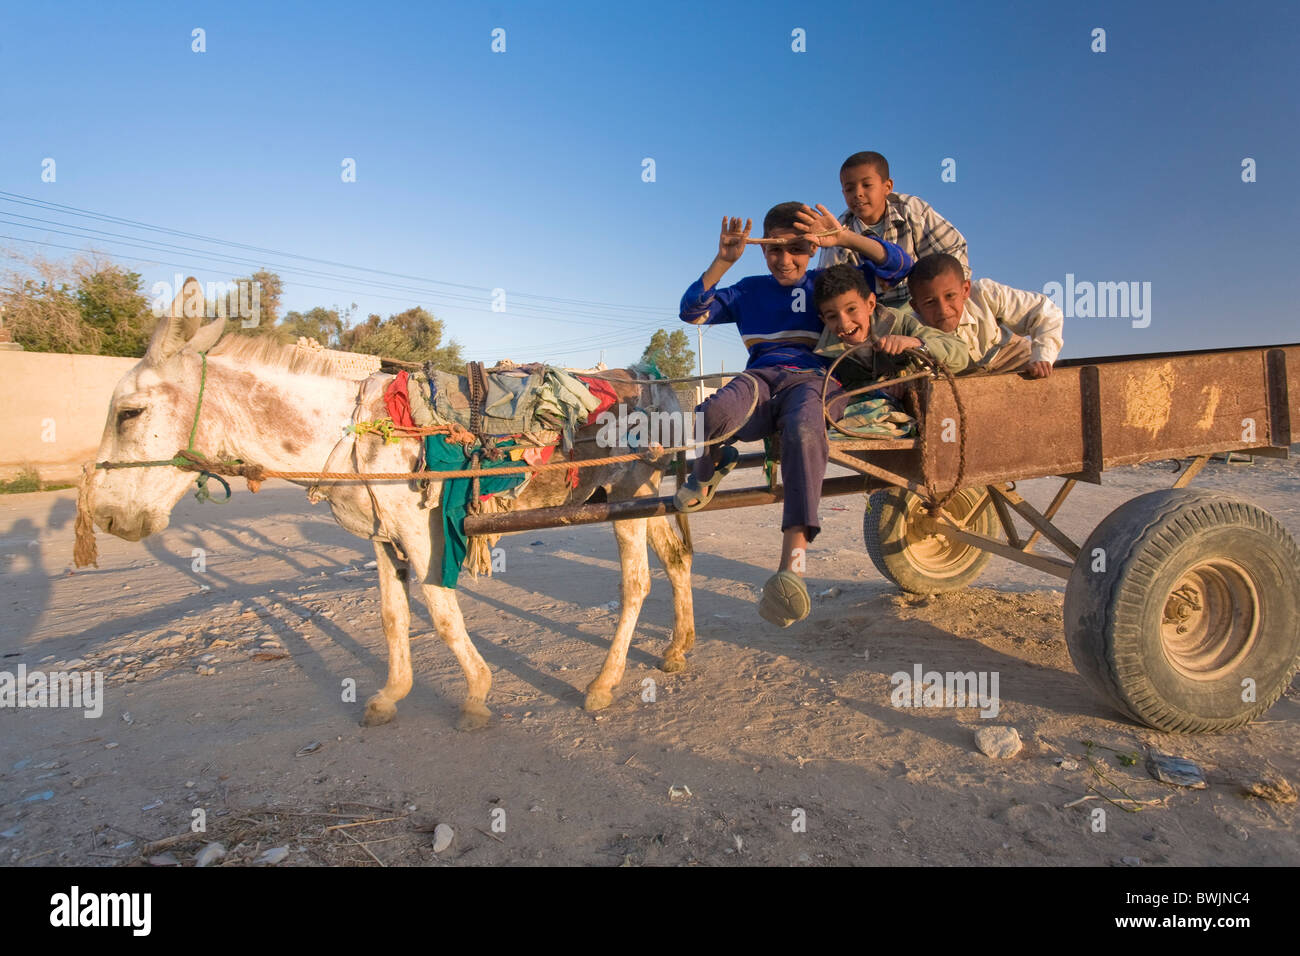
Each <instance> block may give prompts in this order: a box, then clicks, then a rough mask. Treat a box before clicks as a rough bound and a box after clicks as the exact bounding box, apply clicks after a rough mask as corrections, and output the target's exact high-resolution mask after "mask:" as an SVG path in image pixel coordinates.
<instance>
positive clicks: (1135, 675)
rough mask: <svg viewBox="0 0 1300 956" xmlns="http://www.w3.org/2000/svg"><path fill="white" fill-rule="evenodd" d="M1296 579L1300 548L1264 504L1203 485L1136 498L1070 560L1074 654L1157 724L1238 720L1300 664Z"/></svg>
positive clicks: (1196, 729)
mask: <svg viewBox="0 0 1300 956" xmlns="http://www.w3.org/2000/svg"><path fill="white" fill-rule="evenodd" d="M1094 568H1096V570H1094ZM1298 587H1300V548H1297V547H1296V543H1295V541H1294V540H1292V538H1291V536H1290V535H1289V534H1287V532H1286V530H1285V529H1284V528H1283V527H1282V526H1281V525H1280V524H1278V523H1277V521H1275V520H1274V519H1273V518H1272V517H1271V516H1270V515H1269V514H1268V513H1267V512H1265V511H1262V510H1261V509H1259V508H1257V507H1255V506H1254V505H1252V504H1249V503H1247V502H1245V501H1241V500H1240V499H1237V498H1230V497H1227V496H1226V495H1218V494H1212V493H1209V492H1205V491H1193V490H1188V489H1170V490H1165V491H1155V492H1151V493H1150V494H1145V495H1140V496H1138V497H1137V498H1134V499H1133V500H1132V501H1129V502H1127V503H1125V504H1124V505H1121V506H1120V507H1119V508H1117V509H1116V510H1115V511H1113V512H1111V514H1110V516H1109V517H1107V518H1106V520H1105V521H1103V522H1102V523H1101V524H1100V525H1099V526H1098V527H1097V530H1095V531H1094V532H1093V533H1092V535H1091V536H1090V537H1089V538H1088V541H1087V543H1085V544H1084V546H1083V550H1082V551H1080V553H1079V558H1078V560H1077V561H1076V562H1075V565H1074V571H1073V572H1072V573H1071V575H1070V583H1069V585H1068V586H1067V587H1066V591H1065V636H1066V640H1067V642H1068V643H1069V647H1070V657H1071V658H1072V659H1073V660H1074V666H1075V668H1076V669H1077V670H1078V671H1079V673H1080V674H1081V675H1083V678H1084V680H1086V681H1087V682H1088V684H1090V685H1091V686H1092V688H1093V689H1094V690H1096V691H1097V692H1099V693H1100V694H1101V695H1102V696H1103V697H1104V698H1105V699H1106V700H1108V701H1109V702H1110V703H1111V704H1112V705H1114V706H1115V707H1116V708H1118V709H1119V710H1120V711H1122V712H1123V713H1125V714H1127V715H1128V716H1130V717H1132V718H1133V719H1135V720H1137V721H1140V722H1141V723H1144V724H1146V725H1147V726H1149V727H1154V728H1155V729H1157V730H1164V731H1171V732H1175V733H1201V732H1205V731H1217V730H1228V729H1230V728H1233V727H1240V726H1241V725H1242V724H1246V723H1248V722H1250V721H1251V720H1253V719H1254V718H1256V717H1258V716H1259V715H1260V714H1262V713H1264V712H1265V711H1266V710H1268V709H1269V708H1270V707H1271V706H1273V704H1274V703H1275V702H1276V701H1277V699H1278V698H1279V697H1281V696H1282V694H1283V692H1284V691H1285V690H1286V689H1287V687H1288V686H1289V685H1290V683H1291V678H1292V676H1293V675H1294V674H1295V672H1296V668H1297V666H1298V665H1300V627H1297V625H1296V621H1297V620H1300V598H1298V597H1297V589H1298Z"/></svg>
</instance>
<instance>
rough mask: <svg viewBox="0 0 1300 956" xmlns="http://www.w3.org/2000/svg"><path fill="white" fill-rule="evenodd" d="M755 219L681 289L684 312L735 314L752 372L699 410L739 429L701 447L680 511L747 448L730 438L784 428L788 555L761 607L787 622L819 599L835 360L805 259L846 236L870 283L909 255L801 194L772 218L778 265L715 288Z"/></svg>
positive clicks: (695, 316)
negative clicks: (815, 580)
mask: <svg viewBox="0 0 1300 956" xmlns="http://www.w3.org/2000/svg"><path fill="white" fill-rule="evenodd" d="M752 225H753V224H752V222H750V221H749V220H746V221H745V224H744V227H743V228H742V227H741V224H740V220H739V219H738V218H732V219H730V220H728V219H727V218H726V217H724V218H723V220H722V232H721V235H720V236H719V239H718V252H717V255H716V256H715V257H714V259H713V262H712V263H711V264H710V265H709V267H708V269H706V270H705V272H704V274H703V275H702V276H701V277H700V278H699V279H696V280H695V281H694V282H693V283H691V285H690V287H689V288H688V289H687V290H686V294H685V295H683V296H682V303H681V318H682V320H683V321H685V322H690V323H692V324H693V325H716V324H720V323H726V322H734V323H735V324H736V326H737V327H738V329H739V331H740V335H741V338H742V339H743V340H744V343H745V347H746V348H747V349H748V350H749V361H748V362H747V363H746V366H745V369H746V373H747V375H746V376H744V377H740V378H736V379H733V380H732V381H731V382H729V383H728V384H727V385H726V386H725V387H723V388H721V389H719V390H718V391H717V392H716V393H715V394H714V395H712V396H711V397H710V398H709V399H708V400H707V401H705V402H704V404H702V405H701V406H700V407H699V408H698V409H697V412H702V413H703V416H702V417H703V427H704V432H705V434H704V435H703V436H701V437H702V438H703V439H704V440H712V439H714V438H718V437H721V436H722V435H726V434H728V433H729V432H732V431H733V430H734V429H739V430H738V431H736V432H735V434H734V435H732V437H731V438H729V439H727V444H725V445H711V446H709V447H708V448H706V449H704V450H703V451H702V452H701V454H700V456H699V457H698V458H696V460H695V463H694V467H693V469H692V474H691V476H690V478H689V479H688V480H687V481H685V482H683V483H682V486H681V488H679V489H678V491H677V496H676V498H675V499H674V501H675V504H676V506H677V508H678V510H679V511H698V510H699V509H700V508H703V507H704V506H705V505H706V504H708V502H709V500H710V499H711V498H712V497H713V492H714V489H715V488H716V487H717V485H718V482H719V481H721V479H722V477H723V476H724V475H726V474H727V473H728V472H730V471H731V469H732V468H734V467H735V464H736V461H737V459H738V458H739V455H738V453H737V452H736V450H735V448H733V447H732V444H731V443H732V442H737V441H757V440H758V439H760V438H765V437H767V436H769V435H772V434H774V433H775V432H777V431H778V430H779V431H780V432H781V480H782V483H783V484H784V485H785V500H784V504H783V513H782V519H781V531H782V544H781V560H780V565H779V567H778V570H777V573H776V574H775V575H773V576H772V577H771V578H770V579H769V580H768V582H767V584H765V585H764V587H763V600H762V602H761V604H760V606H759V613H760V614H762V616H763V617H764V618H765V619H767V620H769V621H772V622H773V623H775V624H777V625H779V626H781V627H788V626H789V625H791V624H793V623H794V622H795V621H799V620H803V619H804V618H805V617H807V616H808V612H809V610H810V609H811V603H810V601H809V598H808V589H807V587H806V586H805V585H804V583H803V579H802V577H801V576H800V575H801V573H802V570H803V568H802V561H801V560H799V559H800V557H801V556H802V555H804V554H805V553H806V551H807V547H808V544H809V543H810V542H811V541H812V540H813V539H814V538H815V537H816V536H817V532H818V531H819V530H820V524H821V521H820V518H819V517H818V515H817V506H818V504H819V503H820V501H821V488H822V478H823V477H824V476H825V474H826V458H827V450H828V449H827V441H826V427H825V422H824V419H823V417H822V405H821V391H822V382H823V381H824V371H825V368H826V365H827V364H828V363H827V362H826V360H825V359H823V358H821V357H819V356H818V355H816V354H814V352H813V349H814V347H815V346H816V344H817V340H818V338H819V337H820V335H821V332H822V325H821V319H820V318H818V315H817V310H816V308H815V306H814V304H813V283H814V281H815V280H816V278H817V275H818V270H815V269H814V270H811V271H809V269H808V263H809V261H810V260H811V259H812V257H813V254H814V253H815V252H816V251H817V247H818V246H822V247H827V246H831V245H835V244H840V243H842V244H843V245H844V246H845V247H846V248H848V249H851V250H853V251H854V252H855V253H857V254H858V255H859V256H860V258H861V259H862V264H861V265H860V266H858V267H856V271H858V273H859V275H861V276H862V278H863V281H864V282H866V283H867V284H868V286H869V287H870V286H874V284H875V280H876V278H877V277H879V278H880V279H882V280H885V281H896V280H898V279H901V278H903V277H904V276H906V275H907V272H908V270H909V269H910V268H911V267H912V260H911V258H910V257H909V256H907V255H906V254H905V253H904V252H903V251H902V250H901V249H899V248H898V247H897V246H895V245H893V244H892V243H889V242H881V241H879V240H877V239H875V238H874V237H870V236H860V235H857V234H856V233H853V232H851V231H849V230H848V229H845V228H844V227H843V226H842V225H840V224H839V223H838V222H837V221H836V219H835V217H834V215H832V214H831V212H830V210H828V209H827V208H826V207H825V206H818V207H817V211H816V212H814V211H813V210H812V209H810V208H809V207H807V206H805V205H803V204H802V203H796V202H787V203H781V204H779V205H777V206H773V207H772V208H771V209H770V210H768V213H767V215H766V216H765V217H764V219H763V236H764V238H765V239H771V240H778V241H776V242H772V243H768V244H766V245H764V246H763V255H764V258H765V259H766V260H767V268H768V272H769V274H768V275H764V276H749V277H748V278H745V279H741V280H740V281H739V282H737V283H736V284H735V285H732V286H729V287H727V288H725V289H718V288H717V284H718V281H719V280H720V279H721V278H722V277H723V275H725V274H726V272H727V270H728V269H730V268H731V267H732V266H733V265H734V264H735V263H736V262H737V261H738V260H739V259H740V257H741V254H742V253H743V252H744V251H745V244H746V242H747V240H748V239H749V231H750V229H751V228H752ZM838 391H839V389H838V388H837V387H833V388H832V389H831V390H830V391H829V392H828V396H827V398H828V402H831V401H833V399H834V396H835V395H836V394H837V393H838ZM751 409H752V412H751Z"/></svg>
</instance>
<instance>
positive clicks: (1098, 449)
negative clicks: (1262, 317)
mask: <svg viewBox="0 0 1300 956" xmlns="http://www.w3.org/2000/svg"><path fill="white" fill-rule="evenodd" d="M956 381H957V388H958V391H959V394H960V396H961V403H962V407H963V409H964V412H965V414H964V416H959V415H958V412H957V405H956V402H955V401H954V399H953V395H952V390H951V389H950V388H949V386H948V385H947V383H946V382H942V381H937V382H927V383H925V385H924V386H923V388H922V397H923V401H924V402H925V407H926V408H927V409H928V414H927V415H926V418H925V423H924V429H923V437H924V443H923V444H924V452H923V457H922V467H923V473H924V477H925V479H926V480H927V481H929V482H930V483H931V485H932V486H936V487H937V488H938V489H940V490H944V489H946V488H947V487H949V486H950V485H951V483H952V482H953V481H954V480H955V479H956V477H957V468H958V460H959V459H958V454H959V450H958V449H959V445H960V444H961V443H960V441H959V434H958V431H957V428H956V425H957V422H958V421H959V419H960V418H963V417H964V420H965V424H966V441H965V455H966V471H965V475H964V476H963V478H962V484H963V485H966V486H972V485H982V484H989V483H995V482H998V481H1005V480H1007V479H1022V478H1036V477H1042V476H1045V475H1077V476H1079V477H1085V478H1090V479H1091V480H1097V476H1098V475H1099V474H1100V472H1101V470H1102V469H1104V468H1111V467H1115V466H1117V465H1126V464H1136V463H1138V462H1144V461H1152V460H1159V459H1162V458H1185V457H1190V456H1194V455H1202V454H1211V453H1214V452H1223V451H1241V450H1246V449H1253V448H1260V447H1263V446H1272V447H1275V448H1285V447H1287V446H1289V445H1290V444H1291V442H1292V441H1294V440H1296V434H1295V432H1296V429H1295V428H1294V427H1293V425H1292V423H1296V424H1300V346H1285V347H1276V348H1258V349H1238V350H1230V351H1220V352H1201V353H1187V354H1170V355H1162V356H1153V357H1151V358H1143V359H1128V358H1126V359H1122V360H1112V361H1109V362H1108V361H1105V360H1098V361H1097V362H1096V363H1095V364H1087V365H1079V366H1068V367H1064V368H1059V369H1057V370H1056V371H1055V372H1053V374H1052V375H1051V376H1050V377H1049V378H1047V379H1040V380H1037V381H1030V380H1026V379H1023V378H1021V377H1020V376H1018V375H987V376H966V377H958V378H957V380H956Z"/></svg>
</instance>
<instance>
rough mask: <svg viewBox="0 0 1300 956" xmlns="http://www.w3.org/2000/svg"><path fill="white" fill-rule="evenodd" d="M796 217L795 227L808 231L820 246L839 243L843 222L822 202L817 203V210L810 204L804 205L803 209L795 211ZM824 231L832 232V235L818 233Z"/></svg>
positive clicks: (803, 231) (811, 238) (811, 239)
mask: <svg viewBox="0 0 1300 956" xmlns="http://www.w3.org/2000/svg"><path fill="white" fill-rule="evenodd" d="M795 219H796V220H797V221H796V222H795V224H794V227H795V228H796V229H798V230H799V231H800V232H802V233H808V234H809V235H808V239H809V241H811V242H814V243H816V244H817V245H819V246H823V247H825V246H835V245H838V244H839V241H840V233H842V232H844V226H843V224H842V223H841V222H840V221H839V220H838V219H836V218H835V216H834V214H833V213H832V212H831V211H830V210H829V209H827V208H826V207H825V206H823V205H822V204H821V203H818V204H817V210H816V211H815V212H814V211H813V210H812V209H810V208H809V207H808V206H804V207H803V209H801V210H800V211H799V212H797V213H795ZM823 232H826V233H831V235H828V236H823V235H818V233H823Z"/></svg>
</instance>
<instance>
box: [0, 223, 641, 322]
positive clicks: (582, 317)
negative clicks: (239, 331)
mask: <svg viewBox="0 0 1300 956" xmlns="http://www.w3.org/2000/svg"><path fill="white" fill-rule="evenodd" d="M9 215H13V214H12V213H10V214H9ZM24 218H31V217H24ZM0 223H6V224H8V225H11V226H17V227H19V228H21V229H32V230H38V228H39V227H36V226H28V225H26V224H25V223H16V222H10V221H8V220H5V219H0ZM58 225H66V223H58ZM80 228H85V227H80ZM39 231H42V232H45V233H54V234H56V235H64V236H70V237H72V238H76V239H86V240H88V241H90V242H99V241H102V240H99V239H97V238H96V237H95V236H87V235H83V234H82V233H80V232H69V231H66V230H60V229H49V228H44V229H40V230H39ZM92 231H99V230H92ZM4 238H8V239H11V240H12V241H14V242H27V243H34V244H36V245H46V246H51V247H52V248H56V249H69V250H71V251H74V252H78V251H84V250H80V249H78V248H77V247H75V246H66V245H60V244H59V243H52V242H41V241H40V240H36V239H27V238H24V237H19V236H6V237H4ZM109 245H125V246H127V247H129V248H135V249H143V250H145V251H147V252H158V251H164V252H165V251H166V249H165V248H164V249H160V248H158V246H157V245H155V244H154V243H153V242H135V241H132V240H122V239H117V240H114V241H113V242H111V243H109ZM163 245H164V246H165V245H167V244H163ZM111 251H112V250H111ZM179 251H182V252H189V253H191V254H193V255H194V256H195V257H196V258H197V259H199V260H208V261H211V262H216V263H220V264H224V265H232V264H233V265H236V266H244V267H247V266H250V265H254V266H259V267H263V268H265V267H268V266H271V267H274V268H273V271H276V272H277V274H284V275H289V276H293V275H298V274H301V275H307V276H311V277H320V278H325V279H331V280H334V281H339V282H352V283H357V284H359V285H362V286H376V287H378V288H381V289H395V290H396V291H399V292H403V291H404V292H406V293H407V294H408V295H407V297H399V296H392V295H383V294H380V293H377V292H374V291H373V290H372V289H370V288H362V289H356V288H351V289H337V288H332V287H328V286H319V285H312V284H310V283H305V282H301V281H299V280H297V279H291V280H290V281H291V282H292V283H293V284H294V285H298V286H301V287H303V288H307V289H320V290H323V291H328V292H343V293H347V294H350V295H363V296H364V295H369V296H372V297H376V298H384V299H393V300H396V301H404V302H410V300H411V298H416V297H423V298H426V299H429V300H432V301H434V302H438V301H439V300H456V299H459V300H463V301H464V302H466V303H468V304H466V305H461V304H459V303H457V302H455V301H447V302H444V303H443V305H444V306H445V307H447V308H455V309H463V310H465V311H473V312H481V311H483V301H482V300H481V299H478V298H473V297H470V296H463V295H458V294H455V293H437V292H431V291H429V290H427V289H417V288H414V287H408V286H394V285H392V284H390V283H380V282H376V281H374V280H369V279H358V278H356V277H353V276H339V275H333V274H331V273H326V272H317V271H316V270H302V269H296V268H293V267H288V268H285V267H282V266H280V265H278V264H277V263H265V262H262V261H260V260H252V259H237V258H230V257H225V256H222V255H220V254H216V253H208V252H204V251H202V250H191V249H186V248H184V247H180V248H179ZM112 254H113V255H116V256H117V257H118V258H123V259H129V260H131V261H135V262H145V263H153V264H157V265H169V266H173V267H176V268H181V269H189V268H192V267H193V265H194V262H193V261H190V262H185V263H179V262H168V261H165V260H160V259H153V258H145V257H143V256H130V255H125V254H123V253H120V252H117V251H112ZM471 305H472V306H473V308H471V307H470V306H471ZM553 312H560V313H562V314H561V315H554V314H551V313H553ZM498 314H500V313H498ZM510 314H512V315H516V316H518V317H520V318H525V319H540V320H543V321H548V322H563V323H568V324H573V325H583V326H588V327H590V325H591V323H590V321H588V320H591V319H594V320H597V321H602V322H608V323H611V324H613V325H616V326H620V327H622V328H637V329H641V328H646V329H648V328H649V327H650V325H652V324H655V323H656V322H658V323H659V324H662V320H651V321H647V320H645V319H639V320H637V319H625V318H622V317H617V316H605V315H598V314H591V313H585V314H584V313H580V312H575V311H574V310H560V309H552V308H550V307H548V306H537V305H525V306H522V307H521V306H512V307H511V311H510Z"/></svg>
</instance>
